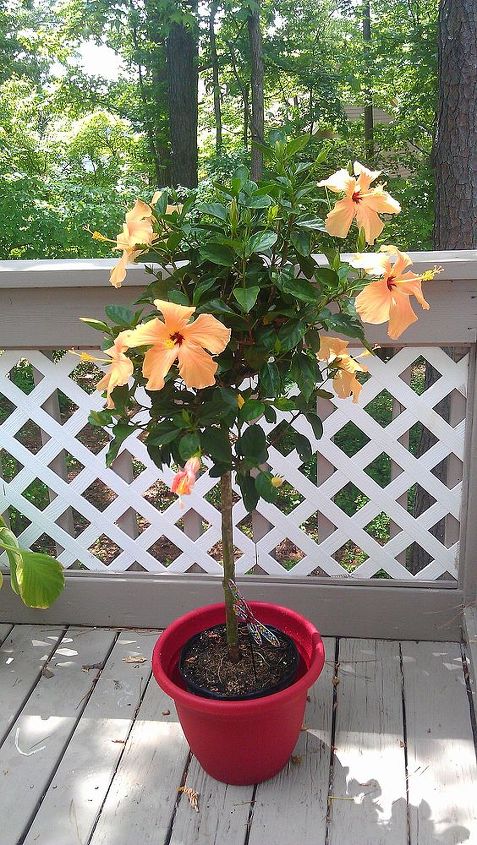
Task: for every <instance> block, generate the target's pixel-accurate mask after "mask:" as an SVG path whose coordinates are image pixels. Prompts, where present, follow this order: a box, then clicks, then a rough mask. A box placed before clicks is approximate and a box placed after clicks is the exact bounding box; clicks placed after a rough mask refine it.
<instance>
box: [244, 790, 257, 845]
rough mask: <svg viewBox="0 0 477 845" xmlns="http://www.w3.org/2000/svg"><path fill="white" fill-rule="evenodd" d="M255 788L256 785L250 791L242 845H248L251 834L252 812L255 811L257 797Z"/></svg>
mask: <svg viewBox="0 0 477 845" xmlns="http://www.w3.org/2000/svg"><path fill="white" fill-rule="evenodd" d="M257 786H258V784H255V785H254V787H253V791H252V797H251V799H250V809H249V811H248V818H247V825H246V828H245V839H244V841H243V845H248V843H249V842H250V834H251V832H252V824H253V814H254V811H255V799H256V795H257Z"/></svg>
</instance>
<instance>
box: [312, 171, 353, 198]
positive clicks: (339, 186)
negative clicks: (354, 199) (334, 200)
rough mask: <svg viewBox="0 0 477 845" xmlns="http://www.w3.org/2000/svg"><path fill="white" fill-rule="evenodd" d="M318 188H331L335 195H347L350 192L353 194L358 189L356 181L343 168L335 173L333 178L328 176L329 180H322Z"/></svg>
mask: <svg viewBox="0 0 477 845" xmlns="http://www.w3.org/2000/svg"><path fill="white" fill-rule="evenodd" d="M318 187H319V188H329V189H330V191H333V192H334V193H335V194H340V193H342V192H343V193H347V192H348V191H351V193H353V191H355V189H356V179H353V177H352V176H350V175H349V173H348V171H347V170H346V168H344V167H343V168H342V169H341V170H337V171H336V173H333V175H332V176H328V179H322V180H321V182H318Z"/></svg>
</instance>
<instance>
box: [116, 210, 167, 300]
mask: <svg viewBox="0 0 477 845" xmlns="http://www.w3.org/2000/svg"><path fill="white" fill-rule="evenodd" d="M152 222H153V217H152V208H151V207H150V206H149V205H147V203H145V202H143V201H142V200H136V203H135V205H134V208H132V209H131V211H128V213H127V214H126V222H125V223H123V231H122V232H120V234H119V235H118V236H117V238H116V249H122V251H123V254H122V256H121V258H120V259H119V261H118V263H117V264H116V267H114V269H113V270H112V271H111V275H110V277H109V280H110V282H111V284H112V285H113V286H114V287H115V288H120V287H121V285H122V283H123V281H124V279H125V278H126V267H127V265H128V264H130V263H131V262H133V261H135V260H136V258H137V257H138V256H139V255H141V252H144V249H141V247H144V246H150V245H151V244H152V243H153V241H154V240H155V238H156V237H157V235H155V233H154V231H153V228H152Z"/></svg>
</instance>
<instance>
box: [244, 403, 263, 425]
mask: <svg viewBox="0 0 477 845" xmlns="http://www.w3.org/2000/svg"><path fill="white" fill-rule="evenodd" d="M264 411H265V405H264V403H263V402H260V401H259V400H258V399H247V401H246V402H245V404H244V405H242V407H241V408H240V419H241V420H243V422H251V420H257V419H259V417H261V416H262V414H263V413H264Z"/></svg>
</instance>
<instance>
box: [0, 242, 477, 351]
mask: <svg viewBox="0 0 477 845" xmlns="http://www.w3.org/2000/svg"><path fill="white" fill-rule="evenodd" d="M410 255H411V258H412V260H413V262H414V267H413V269H414V270H415V271H416V272H420V271H423V270H425V269H428V268H432V267H434V265H438V266H441V267H442V268H443V270H442V273H440V274H439V276H437V278H436V279H435V280H434V281H432V282H430V283H428V284H426V285H425V294H426V297H427V298H428V300H429V302H430V305H431V309H430V311H422V310H421V308H420V306H419V305H418V304H417V303H416V313H418V314H419V320H418V322H417V323H415V324H414V325H412V326H410V328H409V329H408V330H407V331H406V332H405V334H404V335H403V336H402V338H400V339H399V345H400V346H401V345H404V346H432V345H437V346H452V345H469V344H473V343H475V340H476V337H477V250H451V251H447V252H414V253H410ZM343 257H344V259H346V256H343ZM318 259H319V261H320V263H323V264H325V263H326V259H325V257H324V256H318ZM115 263H116V260H115V259H109V258H107V259H101V258H90V259H87V258H85V259H60V260H32V261H0V347H1V348H3V349H49V348H64V347H71V346H77V347H83V348H88V347H94V346H96V345H98V343H99V336H98V334H97V332H94V331H93V330H92V329H90V328H88V326H86V325H84V324H83V323H81V322H80V321H79V317H81V316H85V317H87V316H95V317H100V316H101V315H102V314H103V312H104V307H105V306H106V305H108V304H110V303H113V302H114V303H116V304H118V305H130V304H131V303H132V302H134V300H135V299H137V297H138V296H139V293H140V289H141V288H142V287H143V286H144V284H148V283H149V282H150V281H151V277H150V276H149V275H148V274H147V273H146V272H145V267H144V265H141V264H138V265H131V267H130V269H129V270H128V275H127V278H126V280H125V283H124V285H123V287H122V288H121V289H120V290H114V289H112V288H111V286H110V285H109V283H108V280H109V271H110V269H111V268H112V267H113V266H114V264H115ZM85 289H88V293H87V295H85ZM52 323H53V325H52ZM386 330H387V329H386V326H368V327H367V337H368V339H369V340H370V342H372V343H378V344H380V345H388V346H396V345H397V344H396V342H395V341H394V342H392V341H390V339H389V338H388V337H387V334H386Z"/></svg>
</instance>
